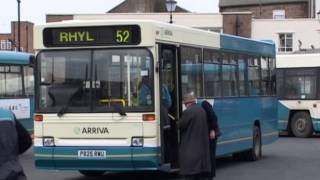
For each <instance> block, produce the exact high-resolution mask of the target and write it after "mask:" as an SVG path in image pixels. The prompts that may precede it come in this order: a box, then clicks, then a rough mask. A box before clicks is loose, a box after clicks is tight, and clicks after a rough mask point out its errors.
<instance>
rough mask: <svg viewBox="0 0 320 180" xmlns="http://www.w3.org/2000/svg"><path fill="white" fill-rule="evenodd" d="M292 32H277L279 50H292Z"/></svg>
mask: <svg viewBox="0 0 320 180" xmlns="http://www.w3.org/2000/svg"><path fill="white" fill-rule="evenodd" d="M292 39H293V34H292V33H280V34H279V48H278V51H279V52H292V49H293V48H292Z"/></svg>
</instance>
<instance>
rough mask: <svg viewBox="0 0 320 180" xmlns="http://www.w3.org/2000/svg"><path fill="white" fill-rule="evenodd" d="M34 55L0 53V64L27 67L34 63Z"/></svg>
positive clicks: (11, 52)
mask: <svg viewBox="0 0 320 180" xmlns="http://www.w3.org/2000/svg"><path fill="white" fill-rule="evenodd" d="M32 58H33V55H32V54H30V53H25V52H15V51H0V64H8V65H10V64H15V65H27V64H30V63H31V61H32Z"/></svg>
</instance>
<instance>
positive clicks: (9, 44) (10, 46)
mask: <svg viewBox="0 0 320 180" xmlns="http://www.w3.org/2000/svg"><path fill="white" fill-rule="evenodd" d="M11 48H12V44H11V42H10V41H9V40H7V49H8V50H11Z"/></svg>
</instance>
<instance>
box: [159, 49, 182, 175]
mask: <svg viewBox="0 0 320 180" xmlns="http://www.w3.org/2000/svg"><path fill="white" fill-rule="evenodd" d="M177 50H178V49H177V47H176V46H173V45H165V44H160V45H159V77H160V78H159V83H160V86H159V88H160V89H159V92H160V99H161V103H160V127H161V158H162V159H161V161H162V165H163V166H164V165H170V168H171V170H172V169H177V168H178V166H179V165H178V152H179V151H178V130H177V120H178V118H179V107H180V104H179V102H180V101H179V93H178V92H179V89H178V78H177V77H178V76H177V74H178V71H177V67H178V55H177V52H178V51H177Z"/></svg>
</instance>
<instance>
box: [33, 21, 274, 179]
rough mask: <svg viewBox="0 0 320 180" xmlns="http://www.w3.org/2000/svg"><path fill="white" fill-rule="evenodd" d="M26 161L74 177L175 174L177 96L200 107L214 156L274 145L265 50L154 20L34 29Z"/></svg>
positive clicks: (266, 46)
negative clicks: (30, 150)
mask: <svg viewBox="0 0 320 180" xmlns="http://www.w3.org/2000/svg"><path fill="white" fill-rule="evenodd" d="M34 32H35V35H34V37H35V40H34V43H35V49H36V51H37V56H36V64H37V65H36V68H37V69H36V72H37V74H36V115H35V117H34V120H35V121H34V123H35V127H34V129H35V139H34V153H35V165H36V167H38V168H43V169H58V170H77V171H80V172H81V173H82V174H84V175H88V176H90V175H98V174H103V173H104V172H119V171H120V172H122V171H136V170H137V171H138V170H153V171H156V170H163V171H172V170H177V169H179V163H178V144H179V139H178V137H179V136H178V134H179V132H178V128H177V122H178V121H179V117H180V116H181V113H182V112H183V105H182V98H181V97H182V95H183V94H184V93H186V92H189V91H191V90H192V91H193V92H194V93H195V95H196V97H197V99H198V100H199V101H201V100H203V99H206V100H208V101H210V102H211V103H212V104H213V106H214V110H215V112H216V114H217V116H218V118H219V123H220V127H221V130H222V136H221V138H220V139H219V142H218V149H217V154H218V156H222V155H228V154H236V155H239V156H243V157H246V158H247V159H250V160H257V159H259V158H260V157H261V146H262V145H263V144H269V143H272V142H273V141H275V140H276V139H277V136H278V131H277V103H278V101H277V97H276V88H275V87H276V86H275V78H274V77H275V45H274V44H273V43H272V42H267V41H255V40H250V39H246V38H239V37H235V36H229V35H221V34H218V33H213V32H207V31H202V30H197V29H192V28H187V27H182V26H178V25H170V24H165V23H160V22H155V21H142V20H134V21H133V20H121V21H120V20H117V21H66V22H60V23H50V24H47V25H39V26H36V27H35V31H34Z"/></svg>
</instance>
